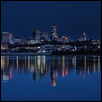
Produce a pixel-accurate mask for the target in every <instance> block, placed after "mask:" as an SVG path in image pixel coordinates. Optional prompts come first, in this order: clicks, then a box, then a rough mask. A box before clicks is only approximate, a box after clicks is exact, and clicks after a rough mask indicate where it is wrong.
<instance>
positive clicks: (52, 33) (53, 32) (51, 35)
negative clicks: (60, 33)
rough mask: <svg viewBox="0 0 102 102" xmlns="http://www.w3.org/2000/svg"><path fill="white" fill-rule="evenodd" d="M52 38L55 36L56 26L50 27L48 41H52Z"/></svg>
mask: <svg viewBox="0 0 102 102" xmlns="http://www.w3.org/2000/svg"><path fill="white" fill-rule="evenodd" d="M54 36H57V32H56V26H51V33H50V39H52V38H53V37H54Z"/></svg>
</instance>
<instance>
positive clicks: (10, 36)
mask: <svg viewBox="0 0 102 102" xmlns="http://www.w3.org/2000/svg"><path fill="white" fill-rule="evenodd" d="M11 40H13V34H12V33H10V34H9V41H11Z"/></svg>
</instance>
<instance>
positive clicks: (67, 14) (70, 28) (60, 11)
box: [1, 1, 101, 40]
mask: <svg viewBox="0 0 102 102" xmlns="http://www.w3.org/2000/svg"><path fill="white" fill-rule="evenodd" d="M29 11H30V12H29ZM53 25H55V26H57V36H61V35H62V36H68V37H69V38H70V39H71V40H76V37H80V36H82V34H83V32H85V33H86V35H87V37H88V38H93V39H101V1H59V2H58V1H1V32H11V33H12V34H13V35H14V37H16V36H20V37H21V38H24V36H26V37H27V38H32V32H33V31H34V29H36V28H38V29H39V30H40V31H41V32H46V33H48V38H50V31H51V26H53Z"/></svg>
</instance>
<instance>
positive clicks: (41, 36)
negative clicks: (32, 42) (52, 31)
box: [40, 33, 48, 41]
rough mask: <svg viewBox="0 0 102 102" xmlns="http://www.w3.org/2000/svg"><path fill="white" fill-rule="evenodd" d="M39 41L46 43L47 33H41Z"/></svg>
mask: <svg viewBox="0 0 102 102" xmlns="http://www.w3.org/2000/svg"><path fill="white" fill-rule="evenodd" d="M40 40H44V41H47V40H48V34H47V33H41V35H40Z"/></svg>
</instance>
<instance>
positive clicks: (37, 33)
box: [33, 28, 41, 40]
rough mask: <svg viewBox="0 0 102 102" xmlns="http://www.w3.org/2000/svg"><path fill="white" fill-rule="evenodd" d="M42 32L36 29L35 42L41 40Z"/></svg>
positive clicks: (34, 33)
mask: <svg viewBox="0 0 102 102" xmlns="http://www.w3.org/2000/svg"><path fill="white" fill-rule="evenodd" d="M40 34H41V32H40V30H39V29H38V28H36V29H35V30H34V31H33V39H34V40H40Z"/></svg>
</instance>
